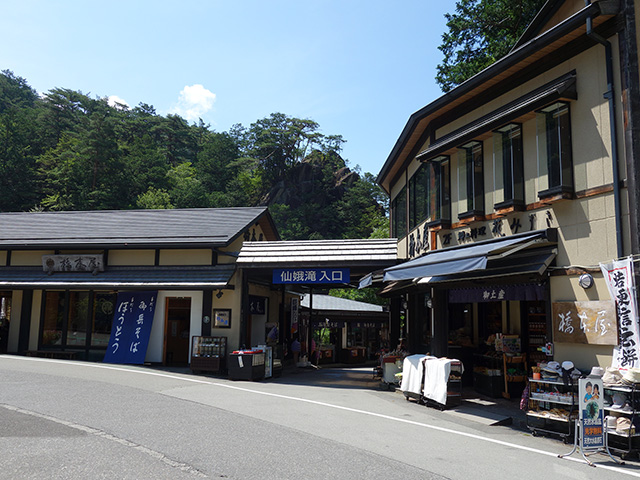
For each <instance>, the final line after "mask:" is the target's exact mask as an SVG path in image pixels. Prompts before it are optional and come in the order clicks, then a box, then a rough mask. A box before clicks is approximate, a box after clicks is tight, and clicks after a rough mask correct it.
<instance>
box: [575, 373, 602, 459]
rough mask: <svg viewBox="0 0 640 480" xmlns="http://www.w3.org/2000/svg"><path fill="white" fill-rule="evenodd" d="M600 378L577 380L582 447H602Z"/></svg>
mask: <svg viewBox="0 0 640 480" xmlns="http://www.w3.org/2000/svg"><path fill="white" fill-rule="evenodd" d="M603 396H604V391H603V386H602V378H599V377H587V378H581V379H580V380H579V381H578V398H579V404H580V420H581V422H580V423H581V426H580V429H581V432H580V434H581V435H580V436H581V439H582V448H583V449H599V448H603V447H604V410H603V407H604V403H603Z"/></svg>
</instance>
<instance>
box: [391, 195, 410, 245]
mask: <svg viewBox="0 0 640 480" xmlns="http://www.w3.org/2000/svg"><path fill="white" fill-rule="evenodd" d="M391 222H392V223H391V233H392V235H393V236H394V237H395V238H402V237H404V236H405V235H406V234H407V187H406V185H405V186H404V187H402V190H400V193H398V195H396V198H394V199H393V201H392V202H391Z"/></svg>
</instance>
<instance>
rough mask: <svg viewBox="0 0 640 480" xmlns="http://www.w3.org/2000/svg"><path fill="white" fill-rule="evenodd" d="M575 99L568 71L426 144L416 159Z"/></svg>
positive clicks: (433, 154)
mask: <svg viewBox="0 0 640 480" xmlns="http://www.w3.org/2000/svg"><path fill="white" fill-rule="evenodd" d="M576 98H577V93H576V73H575V72H571V73H568V74H566V75H563V76H562V77H560V78H558V79H556V80H553V81H552V82H549V83H547V84H546V85H543V86H542V87H540V88H538V89H536V90H534V91H532V92H530V93H528V94H527V95H524V96H522V97H520V98H518V99H517V100H515V101H513V102H511V103H508V104H507V105H505V106H503V107H501V108H499V109H497V110H494V111H493V112H491V113H489V114H487V115H485V116H483V117H481V118H479V119H478V120H476V121H474V122H471V123H470V124H468V125H466V126H464V127H462V128H460V129H458V130H455V131H454V132H451V133H450V134H448V135H445V136H443V137H441V138H439V139H438V140H436V141H435V142H433V143H432V144H431V145H429V147H427V149H426V150H424V151H422V152H420V153H419V154H418V155H417V156H416V158H417V159H418V160H421V161H425V160H429V159H431V158H433V157H436V156H438V155H440V154H441V153H443V152H445V151H447V150H449V149H451V148H455V147H458V146H460V145H463V144H465V143H467V142H469V141H470V140H474V139H476V138H477V137H478V136H479V135H481V134H483V133H486V132H491V131H492V130H494V129H496V128H498V127H501V126H503V125H505V124H507V123H509V122H512V121H514V120H515V119H517V118H518V117H521V116H522V115H524V114H527V113H530V112H533V111H535V110H537V109H539V108H542V107H544V106H545V105H548V104H549V103H551V102H553V101H555V100H559V99H576Z"/></svg>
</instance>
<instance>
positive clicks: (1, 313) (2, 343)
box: [0, 292, 11, 353]
mask: <svg viewBox="0 0 640 480" xmlns="http://www.w3.org/2000/svg"><path fill="white" fill-rule="evenodd" d="M10 321H11V292H0V353H7V347H8V345H9V322H10Z"/></svg>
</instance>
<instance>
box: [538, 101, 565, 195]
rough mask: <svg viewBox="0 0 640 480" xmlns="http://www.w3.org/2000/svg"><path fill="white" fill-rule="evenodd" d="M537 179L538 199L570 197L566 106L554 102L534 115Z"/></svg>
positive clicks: (563, 103)
mask: <svg viewBox="0 0 640 480" xmlns="http://www.w3.org/2000/svg"><path fill="white" fill-rule="evenodd" d="M537 130H538V135H537V139H538V179H539V190H540V191H539V192H538V197H539V198H541V199H544V198H549V197H552V196H557V195H562V196H563V197H570V196H571V195H572V194H573V162H572V152H571V122H570V115H569V104H568V103H565V102H558V103H554V104H553V105H550V106H548V107H545V108H543V109H542V110H540V111H539V112H538V114H537Z"/></svg>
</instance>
